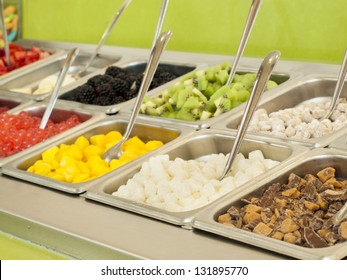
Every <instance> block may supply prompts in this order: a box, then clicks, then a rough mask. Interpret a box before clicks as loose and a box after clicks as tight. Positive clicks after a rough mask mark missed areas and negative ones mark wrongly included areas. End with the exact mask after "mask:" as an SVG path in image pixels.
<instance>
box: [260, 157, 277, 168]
mask: <svg viewBox="0 0 347 280" xmlns="http://www.w3.org/2000/svg"><path fill="white" fill-rule="evenodd" d="M263 164H264V166H265V168H267V169H270V168H273V167H275V166H276V165H277V164H278V161H276V160H272V159H264V161H263Z"/></svg>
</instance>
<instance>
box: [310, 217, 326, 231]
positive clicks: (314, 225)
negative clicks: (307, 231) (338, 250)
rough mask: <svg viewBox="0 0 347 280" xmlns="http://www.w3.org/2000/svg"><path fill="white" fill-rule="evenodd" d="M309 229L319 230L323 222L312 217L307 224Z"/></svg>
mask: <svg viewBox="0 0 347 280" xmlns="http://www.w3.org/2000/svg"><path fill="white" fill-rule="evenodd" d="M308 224H309V228H311V229H313V230H318V229H321V228H322V227H323V224H324V221H323V220H322V219H320V218H317V217H316V216H313V217H312V218H311V219H310V220H309V222H308Z"/></svg>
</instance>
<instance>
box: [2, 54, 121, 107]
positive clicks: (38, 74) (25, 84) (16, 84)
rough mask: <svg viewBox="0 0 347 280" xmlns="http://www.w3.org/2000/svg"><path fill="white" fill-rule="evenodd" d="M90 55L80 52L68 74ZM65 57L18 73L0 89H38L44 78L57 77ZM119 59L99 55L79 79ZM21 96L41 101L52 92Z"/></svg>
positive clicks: (82, 64)
mask: <svg viewBox="0 0 347 280" xmlns="http://www.w3.org/2000/svg"><path fill="white" fill-rule="evenodd" d="M90 56H91V54H90V53H86V52H80V53H79V54H78V56H77V57H76V59H75V60H74V62H73V64H72V66H71V67H70V68H69V71H68V74H71V75H72V74H74V73H76V72H77V71H78V70H79V69H81V68H82V67H83V66H84V65H85V64H86V63H87V61H88V60H89V58H90ZM65 58H66V55H64V56H59V57H55V59H54V60H51V61H50V63H47V64H45V65H43V66H41V67H38V68H35V69H32V71H30V72H25V73H23V72H22V73H18V75H17V76H16V77H14V78H13V79H12V80H8V81H7V82H5V83H3V84H2V85H0V89H3V90H8V91H11V92H17V90H16V89H19V88H30V89H31V90H32V91H35V90H36V89H38V86H39V83H40V82H41V81H42V80H43V79H44V78H46V77H48V76H50V75H56V76H58V74H59V71H60V70H61V68H62V66H63V63H64V60H65ZM119 59H120V57H119V56H110V55H104V54H99V55H98V56H96V57H95V59H94V60H93V62H92V64H91V66H90V67H89V68H88V69H87V71H86V72H85V73H83V74H82V76H81V77H83V76H87V75H89V74H91V73H93V72H95V71H97V70H99V69H103V68H105V67H107V66H109V65H111V64H113V63H115V62H117V61H118V60H119ZM22 94H23V95H28V96H29V97H31V98H32V99H34V100H38V101H40V100H42V99H44V98H45V97H47V96H50V95H51V94H52V91H50V92H47V93H38V94H30V93H22Z"/></svg>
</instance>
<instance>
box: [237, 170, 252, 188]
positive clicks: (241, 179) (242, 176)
mask: <svg viewBox="0 0 347 280" xmlns="http://www.w3.org/2000/svg"><path fill="white" fill-rule="evenodd" d="M249 179H250V178H249V176H248V175H247V174H246V173H244V172H242V171H238V172H236V174H235V182H236V185H237V186H240V185H243V184H244V183H246V182H247V181H249Z"/></svg>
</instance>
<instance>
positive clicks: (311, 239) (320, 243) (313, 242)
mask: <svg viewBox="0 0 347 280" xmlns="http://www.w3.org/2000/svg"><path fill="white" fill-rule="evenodd" d="M304 239H305V240H306V242H307V244H308V245H309V246H310V247H311V248H323V247H327V246H328V243H327V242H326V241H325V240H324V239H323V238H322V237H320V236H319V235H318V234H317V233H316V232H315V231H314V230H312V229H310V228H308V227H306V228H304Z"/></svg>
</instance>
